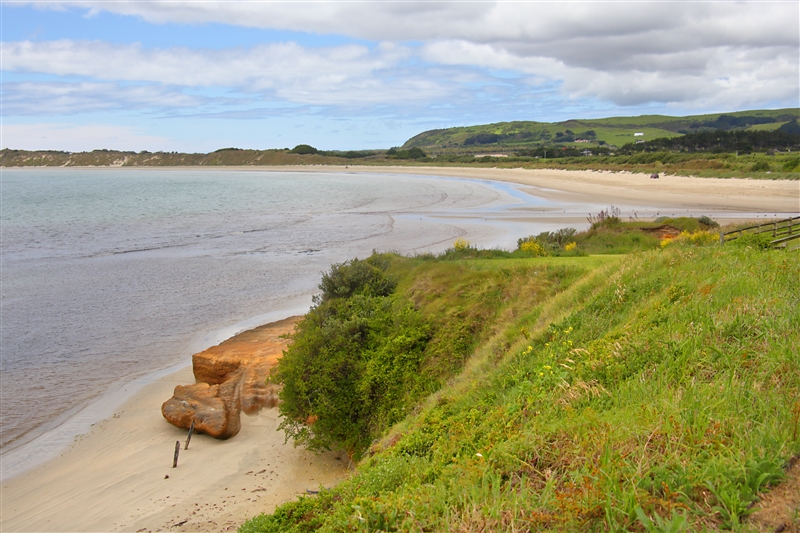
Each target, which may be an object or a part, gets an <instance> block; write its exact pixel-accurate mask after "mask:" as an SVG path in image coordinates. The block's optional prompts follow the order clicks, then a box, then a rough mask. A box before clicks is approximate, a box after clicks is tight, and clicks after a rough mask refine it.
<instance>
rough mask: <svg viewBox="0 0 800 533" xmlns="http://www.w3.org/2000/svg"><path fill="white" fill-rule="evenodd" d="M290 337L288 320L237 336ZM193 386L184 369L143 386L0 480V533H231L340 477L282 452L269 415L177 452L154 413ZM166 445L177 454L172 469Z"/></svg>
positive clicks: (332, 458) (332, 461) (344, 466)
mask: <svg viewBox="0 0 800 533" xmlns="http://www.w3.org/2000/svg"><path fill="white" fill-rule="evenodd" d="M276 327H278V328H282V329H280V331H278V329H276ZM293 328H294V321H292V320H280V321H277V322H273V323H270V324H266V325H264V326H260V327H258V328H254V329H252V330H248V331H246V332H243V333H242V334H241V335H249V336H250V337H252V334H253V332H254V331H258V330H263V331H264V334H265V335H266V334H269V335H272V336H274V335H276V334H285V333H289V332H290V331H291V330H293ZM236 337H238V335H236V336H234V337H232V338H231V339H228V341H225V342H230V341H235V339H236ZM224 345H225V343H222V344H221V345H220V346H224ZM275 348H276V349H274V350H272V351H273V352H276V353H273V354H272V355H273V356H274V357H275V358H276V359H277V357H278V356H279V355H280V345H279V344H275ZM238 349H241V343H240V344H239V345H238ZM259 349H260V350H261V352H264V346H263V344H261V345H259ZM193 382H194V377H193V375H192V369H191V367H189V366H187V367H184V368H182V369H180V370H178V371H177V372H173V373H171V374H169V375H167V376H163V377H162V378H160V379H158V380H155V381H154V382H152V383H150V384H147V385H146V386H144V387H142V388H141V390H140V391H138V392H137V393H136V394H135V395H134V396H133V397H132V398H131V399H129V400H128V401H126V402H125V403H124V404H122V406H120V407H119V408H118V409H115V410H114V413H113V415H112V416H111V417H109V418H107V419H105V420H103V421H102V422H99V423H97V424H94V425H93V427H92V429H91V431H90V432H89V433H87V434H85V435H82V436H79V437H78V438H77V439H76V440H75V442H74V444H73V445H72V446H71V447H70V448H69V449H68V450H67V451H65V452H64V453H62V454H61V455H59V456H58V457H57V458H55V459H52V460H51V461H48V462H46V463H44V464H41V465H38V466H36V467H34V468H33V469H31V470H29V471H27V472H24V473H22V474H20V475H19V476H16V477H13V478H11V479H8V480H6V481H4V482H3V483H2V489H3V497H2V517H0V530H2V531H9V532H10V531H165V530H169V531H227V530H235V529H236V528H237V527H238V526H239V525H240V524H241V522H243V521H244V520H245V519H247V518H249V517H252V516H255V515H257V514H260V513H262V512H269V511H270V510H271V509H274V507H275V506H277V505H279V504H280V503H283V502H284V501H287V500H290V499H294V498H295V497H297V496H299V495H301V494H307V493H308V492H309V491H316V490H318V489H319V488H320V487H321V486H323V487H330V486H332V485H333V484H335V483H336V482H337V481H338V480H340V479H342V478H343V477H344V476H346V475H347V473H348V461H347V457H346V456H343V455H341V454H337V453H334V452H332V453H327V454H322V455H315V454H313V453H311V452H308V451H306V450H304V449H301V448H295V447H294V446H293V445H292V443H286V442H285V438H284V434H283V432H282V431H278V425H279V423H280V420H279V415H278V411H277V409H264V410H262V411H261V412H260V413H259V414H257V415H254V416H245V415H243V416H242V429H241V432H240V433H239V434H238V435H236V436H235V437H233V438H231V439H229V440H227V441H221V440H216V439H213V438H211V437H209V436H207V435H202V434H195V435H194V436H192V439H191V442H190V445H189V449H188V450H184V445H185V441H186V438H187V432H186V430H185V429H180V428H177V427H175V426H172V425H171V424H169V423H168V422H167V421H166V420H164V419H163V418H162V416H161V413H160V407H161V404H162V403H163V402H164V401H166V400H167V399H168V398H169V397H170V396H171V395H172V392H173V389H174V387H175V386H176V385H186V384H189V383H193ZM176 442H179V443H180V447H181V450H180V455H179V461H178V467H177V468H172V460H173V453H174V450H175V444H176Z"/></svg>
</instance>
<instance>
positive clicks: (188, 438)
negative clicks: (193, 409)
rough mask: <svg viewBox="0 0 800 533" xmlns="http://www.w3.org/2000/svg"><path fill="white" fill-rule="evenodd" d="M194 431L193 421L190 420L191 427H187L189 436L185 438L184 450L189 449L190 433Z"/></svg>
mask: <svg viewBox="0 0 800 533" xmlns="http://www.w3.org/2000/svg"><path fill="white" fill-rule="evenodd" d="M193 431H194V419H192V425H191V426H189V436H188V437H186V446H184V448H183V449H184V450H188V449H189V441H190V440H192V432H193Z"/></svg>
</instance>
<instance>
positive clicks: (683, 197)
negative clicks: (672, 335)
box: [0, 166, 800, 531]
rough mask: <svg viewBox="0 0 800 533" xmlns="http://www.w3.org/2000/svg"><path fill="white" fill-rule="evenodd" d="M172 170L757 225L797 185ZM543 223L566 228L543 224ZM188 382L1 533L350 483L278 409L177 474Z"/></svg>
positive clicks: (137, 524)
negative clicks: (178, 415) (396, 187)
mask: <svg viewBox="0 0 800 533" xmlns="http://www.w3.org/2000/svg"><path fill="white" fill-rule="evenodd" d="M70 168H72V167H70ZM90 168H91V167H90ZM104 168H105V167H104ZM133 168H134V169H135V170H147V169H148V167H133ZM174 169H175V170H190V171H197V170H242V171H257V172H258V171H267V172H336V173H341V172H347V173H385V174H412V175H429V176H441V177H454V178H464V179H477V180H489V181H499V182H506V183H513V184H515V185H516V186H519V187H520V190H522V191H524V192H528V193H530V194H534V195H536V196H540V197H543V198H546V199H551V200H554V201H560V202H585V201H588V200H589V199H590V200H591V202H592V203H594V204H601V205H602V204H607V205H611V204H613V205H645V206H648V205H649V206H653V207H659V206H664V207H673V208H675V209H679V210H680V209H687V210H688V209H691V210H694V211H702V210H703V209H708V210H709V214H711V213H712V212H719V213H725V212H731V213H735V212H737V211H746V212H747V213H752V214H757V215H759V216H761V215H763V216H764V217H772V216H773V215H777V214H782V213H791V214H796V213H797V212H798V211H800V182H790V181H764V180H734V179H730V180H719V179H714V178H684V177H679V176H662V177H661V178H660V179H659V180H650V179H648V177H647V176H646V175H640V174H630V173H613V172H593V171H558V170H553V171H550V170H542V171H539V170H524V169H485V168H480V169H468V168H467V169H465V168H451V167H361V166H350V167H343V166H302V167H175V168H174ZM106 170H107V168H106ZM156 170H164V169H163V168H159V169H156ZM519 216H520V217H521V219H525V218H526V217H530V214H523V213H521V214H520V215H519ZM540 216H541V217H542V218H541V219H542V220H549V221H550V222H552V223H557V222H559V221H561V220H563V221H564V222H565V224H564V225H568V224H569V222H567V220H566V219H559V218H558V216H556V215H552V216H551V215H548V214H547V213H546V212H543V213H541V215H540ZM547 217H550V218H547ZM747 218H749V217H747ZM753 218H754V217H753ZM731 220H732V221H735V220H739V219H736V218H735V217H732V218H731ZM285 316H289V315H288V314H287V315H285ZM285 316H284V317H285ZM277 318H278V317H275V318H273V319H272V320H270V322H274V321H276V320H277ZM257 325H258V324H251V325H250V327H255V326H257ZM192 381H193V380H192V376H191V368H190V367H188V366H186V367H184V368H182V369H181V370H178V371H177V372H175V373H172V374H170V375H168V376H164V377H162V378H160V379H158V380H156V381H154V382H153V383H149V384H147V385H145V386H144V387H142V388H141V390H139V391H138V392H136V393H135V395H134V396H133V397H131V398H129V399H128V400H127V401H125V403H124V404H123V405H122V406H121V407H119V408H117V409H114V412H113V414H110V415H109V416H108V417H107V418H105V419H104V420H102V421H101V422H98V423H96V424H94V425H93V426H92V429H91V431H90V432H89V433H87V434H85V435H82V436H79V437H78V438H77V439H75V442H74V443H73V444H72V445H71V446H70V447H69V449H67V450H66V451H64V452H63V453H61V454H60V455H59V456H58V457H56V458H54V459H52V460H49V461H47V462H44V463H42V464H40V465H38V466H35V467H33V468H32V469H30V470H28V471H26V472H24V473H22V474H20V475H19V476H15V477H13V478H11V479H8V480H6V481H3V483H2V488H3V490H2V493H3V495H2V500H1V501H0V504H1V505H0V511H1V512H0V515H1V516H0V530H2V531H155V530H169V531H225V530H229V529H230V530H233V529H236V527H238V525H239V524H241V523H242V522H243V521H244V520H246V519H248V518H250V517H251V516H254V515H257V514H259V513H261V512H269V511H270V510H271V509H273V508H274V507H275V506H276V505H278V504H280V503H282V502H284V501H287V500H291V499H294V498H295V497H296V496H297V495H299V494H304V493H306V491H309V490H316V489H317V488H318V487H319V486H320V485H322V486H331V485H332V484H334V483H335V482H336V481H337V480H339V479H342V478H343V477H344V476H346V475H347V472H348V470H347V465H346V462H347V461H346V457H342V456H337V455H336V454H325V455H321V456H316V455H314V454H311V453H310V452H307V451H305V450H302V449H297V448H294V447H293V446H292V444H291V443H288V444H287V443H285V442H284V437H283V434H282V433H281V432H279V431H277V427H278V424H279V419H278V414H277V410H276V409H269V410H263V411H262V412H261V413H260V414H259V415H256V416H254V417H247V416H243V417H242V431H241V433H240V434H239V435H237V436H236V437H234V438H233V439H231V440H228V441H216V440H214V439H211V438H210V437H207V436H204V435H197V436H195V437H193V438H192V445H191V446H190V449H189V450H187V451H186V452H183V451H182V452H181V454H182V455H181V459H180V461H179V467H178V468H177V469H172V468H171V464H172V452H173V451H174V447H175V442H176V441H180V442H183V441H184V440H185V438H186V432H185V430H182V429H178V428H175V427H174V426H171V425H170V424H168V423H167V422H166V421H165V420H164V419H163V418H162V417H161V413H160V406H161V404H162V403H163V402H164V401H166V400H167V399H168V398H169V397H170V396H171V394H172V390H173V388H174V386H175V385H178V384H187V383H191V382H192ZM211 466H213V468H211V469H209V467H211ZM166 476H169V477H166Z"/></svg>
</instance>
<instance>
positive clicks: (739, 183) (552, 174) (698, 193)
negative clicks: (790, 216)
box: [246, 165, 800, 214]
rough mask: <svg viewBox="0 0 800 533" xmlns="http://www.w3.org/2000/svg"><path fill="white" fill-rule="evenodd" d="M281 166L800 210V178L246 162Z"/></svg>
mask: <svg viewBox="0 0 800 533" xmlns="http://www.w3.org/2000/svg"><path fill="white" fill-rule="evenodd" d="M246 168H247V169H249V170H273V171H281V172H352V173H393V174H417V175H429V176H452V177H457V178H468V179H482V180H493V181H503V182H509V183H516V184H518V185H524V186H526V188H525V189H523V190H526V191H527V192H529V193H530V194H534V195H536V196H540V197H542V198H546V199H549V200H555V201H562V202H576V203H578V202H580V203H607V204H614V205H620V204H622V205H641V206H649V207H663V208H670V207H672V208H677V209H692V210H697V209H713V210H731V211H744V212H754V213H758V212H761V213H765V214H768V213H770V212H771V213H797V212H800V182H799V181H788V180H760V179H733V178H732V179H720V178H696V177H686V176H673V175H664V174H661V176H660V178H659V179H657V180H655V179H650V178H649V176H648V175H647V174H633V173H630V172H610V171H592V170H556V169H523V168H464V167H406V166H397V167H373V166H349V167H341V166H330V165H309V166H287V167H246Z"/></svg>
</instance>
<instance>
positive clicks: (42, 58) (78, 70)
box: [2, 40, 446, 105]
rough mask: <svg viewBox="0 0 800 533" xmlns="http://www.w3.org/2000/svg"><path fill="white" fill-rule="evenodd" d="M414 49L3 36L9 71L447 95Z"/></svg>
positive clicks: (292, 95)
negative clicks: (163, 45)
mask: <svg viewBox="0 0 800 533" xmlns="http://www.w3.org/2000/svg"><path fill="white" fill-rule="evenodd" d="M409 57H410V51H409V50H408V49H407V48H404V47H400V46H395V45H393V44H389V43H385V44H381V45H378V46H377V47H375V49H373V50H371V49H369V48H367V47H366V46H362V45H345V46H338V47H327V48H319V49H318V48H307V47H302V46H299V45H298V44H296V43H277V44H264V45H259V46H255V47H252V48H249V49H225V50H193V49H189V48H170V49H164V50H159V49H155V50H153V49H145V48H143V47H142V46H141V45H140V44H124V45H117V44H111V43H107V42H99V41H72V40H60V41H50V42H30V41H23V42H16V43H4V45H3V49H2V62H3V68H4V69H5V70H7V71H16V72H37V73H46V74H55V75H59V76H83V77H89V78H92V79H100V80H114V81H129V82H152V83H159V84H163V85H167V86H183V87H228V88H235V89H236V90H240V91H246V92H253V93H267V94H272V95H274V96H275V97H277V98H279V99H281V100H286V101H290V102H298V103H306V104H314V105H364V104H378V103H395V104H397V103H403V102H409V101H418V100H420V99H431V98H437V97H441V96H443V95H444V94H445V93H446V89H445V88H444V87H443V86H442V85H441V84H439V83H438V82H437V81H435V80H432V79H430V78H427V77H424V76H421V75H419V74H418V73H415V72H408V71H405V72H402V71H400V70H399V67H400V65H401V64H402V62H403V61H405V60H406V59H407V58H409ZM398 74H401V75H398ZM386 78H390V79H389V80H387V79H386Z"/></svg>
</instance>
